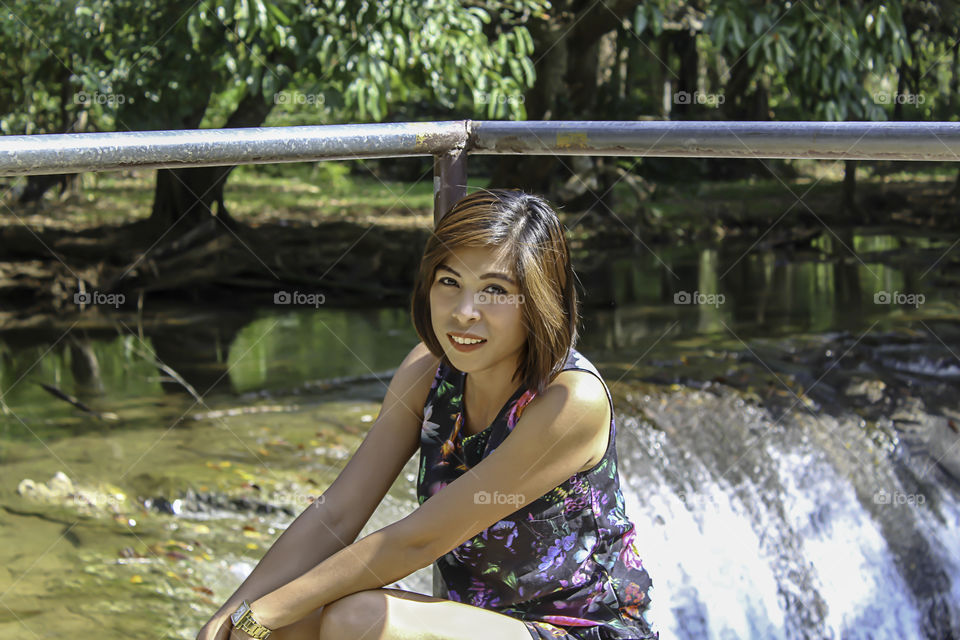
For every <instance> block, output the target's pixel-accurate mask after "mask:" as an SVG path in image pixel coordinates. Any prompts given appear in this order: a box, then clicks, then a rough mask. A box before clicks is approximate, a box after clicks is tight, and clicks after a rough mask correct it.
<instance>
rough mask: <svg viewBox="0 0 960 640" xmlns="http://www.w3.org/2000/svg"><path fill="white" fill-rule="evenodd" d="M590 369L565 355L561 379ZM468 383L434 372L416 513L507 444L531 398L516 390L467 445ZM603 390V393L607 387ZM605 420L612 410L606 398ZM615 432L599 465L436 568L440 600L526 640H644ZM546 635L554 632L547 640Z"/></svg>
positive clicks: (637, 563) (641, 597) (644, 589)
mask: <svg viewBox="0 0 960 640" xmlns="http://www.w3.org/2000/svg"><path fill="white" fill-rule="evenodd" d="M567 369H577V370H582V371H588V372H590V373H592V374H594V375H595V376H597V377H598V378H599V379H600V380H601V381H602V380H603V378H602V376H600V373H599V372H598V371H597V369H596V368H595V367H594V366H593V364H592V363H591V362H590V361H589V360H587V359H586V358H584V357H583V356H582V355H581V354H580V353H579V352H577V351H576V349H572V350H571V353H570V356H569V357H568V359H567V362H566V364H565V366H564V370H567ZM464 378H465V374H464V373H463V372H461V371H458V370H456V369H453V368H451V367H447V366H445V365H442V364H441V365H440V367H438V368H437V373H436V376H435V378H434V383H433V387H432V388H431V390H430V394H429V395H428V396H427V400H426V403H425V405H424V414H423V415H424V420H423V428H422V429H421V437H420V473H419V475H418V479H417V496H418V500H419V502H420V504H423V503H424V502H425V501H426V500H428V499H429V498H430V497H431V496H433V495H435V494H436V493H437V492H439V491H441V490H442V489H443V487H445V486H447V485H448V484H449V483H451V482H453V481H454V480H455V479H456V478H457V477H459V476H460V475H461V474H463V473H464V472H465V471H467V470H468V469H469V468H471V467H473V466H475V465H476V464H478V463H479V462H480V461H481V460H482V459H483V458H485V457H486V456H487V455H489V454H490V453H491V452H492V451H493V450H494V449H496V447H497V446H498V445H499V444H500V443H501V442H503V440H504V439H505V438H506V437H507V436H509V435H510V433H511V432H512V431H513V428H514V427H515V426H516V424H517V422H518V421H519V420H520V417H521V415H522V414H523V410H524V408H525V407H526V406H527V405H528V404H529V403H530V402H531V401H532V400H533V399H534V398H535V397H536V393H535V392H533V391H531V390H525V389H517V390H516V391H515V392H514V394H513V396H512V397H511V398H510V399H509V400H508V401H507V402H506V404H505V405H504V406H503V408H502V409H501V410H500V413H499V414H498V416H497V417H496V419H495V420H494V421H493V423H492V424H491V425H490V426H489V427H488V428H487V429H485V430H484V431H481V432H480V433H476V434H471V435H468V436H464V435H463V433H462V429H463V415H462V405H463V383H464ZM604 387H605V388H606V383H604ZM607 398H608V400H609V401H610V406H611V412H612V409H613V401H612V398H611V397H610V392H609V389H607ZM615 438H616V422H615V419H614V418H613V416H612V415H611V420H610V437H609V442H608V445H607V450H606V452H605V454H604V456H603V458H602V459H601V460H600V462H598V463H597V464H596V465H595V466H594V467H593V468H592V469H588V470H587V471H583V472H580V473H577V474H575V475H573V476H572V477H570V478H569V479H568V480H566V481H564V482H563V483H562V484H560V485H559V486H557V487H556V488H554V489H553V490H551V491H549V492H547V493H546V494H545V495H543V496H541V497H540V498H538V499H536V500H534V501H532V502H530V503H528V504H526V505H524V506H523V507H522V508H520V509H518V510H517V511H515V512H514V513H512V514H511V515H510V516H508V517H507V518H505V519H503V520H501V521H499V522H496V523H494V524H493V525H491V526H490V527H488V528H487V529H485V530H483V531H481V532H480V533H478V534H477V535H476V536H474V537H473V538H471V539H470V540H467V541H466V542H464V543H463V544H461V545H460V546H459V547H457V548H456V549H453V550H452V551H450V552H449V553H447V554H445V555H444V556H443V557H441V558H438V559H437V566H438V568H439V570H440V573H441V575H442V576H443V578H444V581H445V582H446V585H447V590H448V594H447V597H448V598H449V599H451V600H454V601H457V602H465V603H467V604H471V605H474V606H478V607H484V608H487V609H492V610H496V611H499V612H501V613H505V614H507V615H512V616H514V617H517V618H520V619H522V620H524V621H525V622H527V625H528V628H530V630H531V634H535V633H537V632H538V631H540V632H543V630H544V629H546V628H548V627H550V625H555V626H557V627H565V628H568V629H571V633H573V631H572V630H573V629H577V628H579V629H583V628H590V627H597V629H596V632H597V633H599V632H602V635H603V636H604V637H605V638H611V639H612V638H646V637H654V636H652V635H650V629H649V626H648V624H647V622H646V620H645V619H644V617H643V615H644V611H645V610H646V609H647V607H648V605H649V603H650V599H649V594H648V591H649V589H650V586H651V581H650V577H649V575H648V574H647V571H646V570H645V569H644V568H643V564H642V562H641V560H640V555H639V553H638V552H637V547H636V529H635V527H634V525H633V523H632V522H630V520H629V519H628V518H627V516H626V513H625V510H624V502H623V494H622V493H621V491H620V481H619V476H618V474H617V452H616V445H615ZM551 633H553V632H551Z"/></svg>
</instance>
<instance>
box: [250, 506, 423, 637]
mask: <svg viewBox="0 0 960 640" xmlns="http://www.w3.org/2000/svg"><path fill="white" fill-rule="evenodd" d="M435 559H436V558H434V557H433V556H432V555H431V552H430V551H428V550H427V549H425V548H422V547H418V546H414V545H413V544H412V542H411V541H410V540H408V539H407V537H406V536H405V534H404V528H403V525H402V524H401V523H394V524H392V525H390V526H387V527H384V528H383V529H380V530H379V531H374V532H373V533H371V534H370V535H368V536H366V537H364V538H362V539H360V540H358V541H357V542H355V543H353V544H351V545H349V546H347V547H346V548H344V549H341V550H339V551H338V552H336V553H334V554H333V555H331V556H330V557H329V558H327V559H325V560H323V561H322V562H320V563H319V564H318V565H316V566H315V567H313V568H312V569H310V570H309V571H307V572H305V573H303V574H302V575H300V576H299V577H298V578H296V579H295V580H292V581H290V582H288V583H286V584H285V585H283V586H282V587H280V588H279V589H276V590H275V591H271V592H270V593H268V594H266V595H264V596H261V597H260V598H259V599H258V600H257V601H256V603H254V602H251V601H249V600H248V602H250V607H251V609H253V612H254V615H255V616H256V618H257V620H258V621H259V622H260V623H261V624H264V625H266V626H267V627H269V628H271V629H275V628H278V627H283V626H286V625H289V624H292V623H294V622H296V621H298V620H300V619H301V618H303V617H305V616H307V615H308V614H309V613H310V612H312V611H314V610H316V609H318V608H320V607H321V606H324V605H326V604H329V603H331V602H333V601H335V600H339V599H340V598H342V597H344V596H347V595H350V594H352V593H357V592H359V591H365V590H368V589H377V588H380V587H383V586H385V585H388V584H391V583H393V582H396V581H397V580H400V579H401V578H404V577H406V576H408V575H410V574H411V573H413V572H414V571H416V570H418V569H422V568H423V567H425V566H427V565H429V564H430V563H431V562H433V561H434V560H435Z"/></svg>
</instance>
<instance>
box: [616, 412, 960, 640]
mask: <svg viewBox="0 0 960 640" xmlns="http://www.w3.org/2000/svg"><path fill="white" fill-rule="evenodd" d="M704 412H705V413H709V409H704ZM711 419H712V418H711ZM705 420H706V419H705ZM620 424H621V429H622V430H623V431H622V432H621V434H622V435H621V436H620V437H619V438H618V448H619V449H620V450H621V451H622V452H624V454H625V455H622V456H621V469H620V473H621V479H622V481H623V492H624V498H625V501H626V507H627V514H628V516H629V517H630V518H631V520H633V521H634V522H635V523H636V525H637V529H638V535H637V544H638V548H639V549H640V552H641V556H642V558H643V562H644V566H645V567H646V568H647V570H648V571H649V572H650V575H651V577H652V579H653V582H654V588H653V589H652V591H651V597H652V604H651V608H650V610H649V612H648V615H647V618H648V620H649V621H650V623H651V624H652V625H653V627H654V628H655V629H657V630H659V631H660V632H661V636H662V637H664V638H681V639H686V638H690V639H694V638H697V639H705V640H712V639H718V640H727V639H732V638H757V639H760V638H763V639H767V638H784V639H786V638H791V639H793V638H838V639H839V638H842V639H844V640H847V639H850V640H854V639H860V638H862V639H864V640H866V639H868V638H869V639H872V640H888V639H889V640H893V639H897V640H903V639H907V638H918V639H920V638H933V637H937V638H939V637H944V634H951V633H952V634H953V636H952V637H957V633H958V630H960V620H958V615H960V614H958V612H960V509H958V501H957V499H956V496H955V494H954V493H953V491H954V489H953V488H951V487H949V486H944V485H941V484H938V483H936V482H928V483H927V484H924V485H923V493H912V494H911V493H910V492H909V491H908V489H907V488H906V487H905V486H903V484H901V483H900V481H899V480H898V477H899V476H898V474H897V473H896V469H894V468H893V467H894V465H895V464H897V463H896V462H895V461H894V460H892V459H887V458H885V457H878V458H873V459H871V460H870V462H872V463H873V465H874V466H875V467H876V468H868V469H864V468H863V467H864V466H867V464H866V462H867V461H866V459H863V460H861V459H857V460H851V461H850V463H849V465H847V464H846V463H838V462H837V461H838V460H842V459H841V458H838V454H837V453H836V451H826V450H825V449H826V446H825V445H829V444H830V441H831V438H833V439H836V438H835V437H834V435H833V434H831V435H830V436H829V437H823V438H820V439H818V438H807V437H804V436H803V435H802V434H801V436H799V437H782V436H781V435H780V434H775V435H774V436H771V437H766V438H764V439H763V441H762V443H761V445H762V446H761V445H758V446H756V447H752V448H750V447H747V445H746V444H745V443H744V444H743V446H742V447H740V449H741V450H743V451H744V452H746V451H747V449H752V451H751V452H750V454H749V455H747V454H746V453H744V454H742V455H738V456H735V457H734V458H733V459H731V460H729V462H727V461H726V460H724V459H723V456H724V454H723V453H722V452H720V453H718V452H717V451H716V450H714V449H709V448H708V447H702V446H701V447H700V448H699V449H698V442H699V440H695V439H697V438H698V439H700V440H702V438H703V435H702V432H698V429H700V428H703V425H692V426H689V428H684V429H682V430H667V431H658V430H654V429H651V428H649V423H642V422H638V421H637V420H635V419H627V420H624V421H622V422H621V423H620ZM815 424H817V425H819V424H821V422H817V423H815ZM822 424H823V425H824V426H825V427H826V428H830V429H836V426H837V422H836V421H835V420H834V421H829V420H826V419H822ZM627 429H630V430H633V431H632V433H630V434H627ZM668 433H669V434H670V436H668V435H667V434H668ZM821 435H822V434H821ZM845 435H847V434H845ZM671 436H672V438H671ZM688 437H689V438H690V440H689V441H687V438H688ZM679 440H684V441H682V442H681V441H679ZM846 444H848V443H846ZM846 444H845V445H844V446H846ZM837 448H839V447H837ZM847 448H848V449H849V446H847ZM734 450H736V447H734ZM644 452H646V453H647V454H650V453H652V455H645V453H644ZM741 457H742V458H743V459H742V460H741V459H740V458H741ZM854 457H855V456H854ZM738 463H739V466H742V467H743V469H745V471H743V472H742V473H740V474H733V473H730V474H728V473H727V471H726V469H728V468H734V467H737V466H738ZM721 469H723V472H722V473H721V472H720V471H721ZM851 469H854V471H851ZM728 475H729V476H732V477H727V476H728ZM668 479H669V480H671V481H672V482H668ZM678 483H679V484H680V485H681V486H682V487H684V488H683V489H680V490H678V489H677V488H676V487H677V485H678ZM877 486H879V487H881V490H879V491H878V490H876V489H875V487H877ZM867 487H874V488H873V489H869V490H868V489H867ZM917 561H919V562H921V563H922V564H921V565H920V566H921V569H920V570H916V571H914V569H916V565H915V564H913V563H915V562H917ZM928 566H929V567H932V568H935V569H937V570H939V571H940V572H941V573H940V575H929V576H928V577H929V579H927V576H926V575H925V574H924V573H923V568H924V567H928ZM911 571H913V577H912V582H913V584H912V586H911V578H910V576H908V575H905V574H906V573H910V572H911ZM918 591H920V592H922V593H925V594H927V595H926V596H925V597H924V598H920V599H918V597H917V595H916V593H917V592H918ZM937 605H939V608H937ZM931 611H934V612H936V615H935V617H936V621H935V622H934V623H932V624H933V626H931V622H930V620H929V619H928V618H929V617H930V615H931V613H930V612H931Z"/></svg>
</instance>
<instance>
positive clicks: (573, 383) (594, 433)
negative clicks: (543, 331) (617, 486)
mask: <svg viewBox="0 0 960 640" xmlns="http://www.w3.org/2000/svg"><path fill="white" fill-rule="evenodd" d="M543 395H544V400H545V401H546V402H549V403H551V404H554V405H555V406H562V407H563V413H562V414H561V415H562V416H563V418H564V422H567V421H572V423H573V424H575V425H576V429H578V430H580V431H581V434H582V437H583V438H585V439H589V441H590V448H591V450H592V452H593V454H592V455H591V456H590V459H589V460H588V461H587V462H586V463H585V464H584V466H583V467H582V468H581V469H580V471H586V470H588V469H591V468H592V467H593V466H594V465H595V464H596V463H597V462H599V461H600V459H601V458H603V454H604V453H606V451H607V444H608V441H609V431H610V429H609V426H610V420H611V419H612V417H613V416H611V415H610V403H609V402H608V400H607V391H606V389H605V388H604V385H603V382H601V381H600V378H598V377H597V376H595V375H594V374H592V373H590V372H589V371H580V370H574V369H567V370H566V371H561V372H560V373H558V374H557V375H556V376H555V377H554V379H553V380H552V381H551V382H550V384H548V385H547V388H546V389H545V390H544V393H543Z"/></svg>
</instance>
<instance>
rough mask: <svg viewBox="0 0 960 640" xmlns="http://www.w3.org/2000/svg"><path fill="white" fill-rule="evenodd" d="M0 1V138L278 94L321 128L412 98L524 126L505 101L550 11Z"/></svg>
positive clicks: (395, 4)
mask: <svg viewBox="0 0 960 640" xmlns="http://www.w3.org/2000/svg"><path fill="white" fill-rule="evenodd" d="M4 6H5V9H4V13H5V14H6V15H5V16H4V18H5V19H4V20H3V23H2V27H0V38H2V40H0V45H2V46H0V50H2V51H3V52H4V53H3V54H2V56H0V72H2V74H0V75H2V76H3V77H5V78H22V84H15V83H10V82H5V83H3V85H2V87H0V103H2V105H3V107H5V108H4V111H3V112H4V113H6V114H7V115H5V116H4V117H3V119H2V120H0V126H2V127H3V131H4V133H38V132H48V131H56V130H62V129H63V128H64V127H65V126H67V124H68V123H71V122H73V121H75V120H76V118H77V117H78V116H79V115H80V114H81V113H83V114H85V115H86V116H87V117H88V118H89V120H90V123H89V127H90V128H95V129H114V128H115V129H121V130H122V129H134V130H136V129H152V128H190V127H196V126H199V125H201V124H204V125H207V126H223V125H224V124H226V123H227V122H228V121H230V118H231V116H233V115H236V114H235V110H236V109H237V107H238V105H241V104H242V102H243V101H244V100H246V101H248V102H249V101H250V100H251V99H252V98H257V97H259V98H260V99H261V101H262V102H263V103H265V104H267V105H269V106H270V107H271V108H272V106H273V105H275V104H277V105H279V104H283V103H284V101H283V100H281V99H280V98H279V97H280V96H283V95H285V94H284V91H285V90H286V89H288V88H293V90H294V91H295V94H294V95H295V96H296V95H303V96H306V98H305V99H302V100H293V101H291V100H289V99H288V100H286V103H287V104H289V105H290V106H292V107H305V108H306V109H305V110H306V111H308V112H311V115H312V116H322V118H319V119H320V120H321V121H329V120H331V119H334V120H335V119H340V120H348V121H354V122H355V121H378V120H383V119H386V118H388V117H389V114H390V112H391V110H392V109H393V108H395V107H396V106H397V105H400V104H403V103H405V102H407V101H411V100H413V101H422V100H426V101H431V102H434V103H436V104H439V105H442V106H444V107H446V108H450V109H453V108H465V109H468V110H474V109H483V110H484V111H485V112H486V113H487V114H489V115H492V116H493V115H497V116H503V115H508V116H511V117H515V118H522V117H524V115H525V111H524V108H523V101H522V99H521V100H517V99H512V100H511V99H504V98H503V96H506V97H508V98H509V97H516V96H522V94H523V91H524V89H525V88H527V87H530V86H532V85H533V82H534V81H535V79H536V78H535V73H534V69H533V63H532V61H531V56H532V55H533V41H532V38H531V36H530V33H529V32H528V31H527V28H526V26H525V24H526V23H527V22H528V21H529V20H534V19H540V18H537V17H534V16H542V15H543V14H544V10H545V7H548V6H549V4H548V3H547V2H546V0H523V1H521V0H515V1H512V2H504V3H493V4H484V5H482V6H478V5H473V6H467V5H464V4H463V3H461V2H458V1H456V0H429V1H426V2H418V3H411V2H403V1H400V0H381V1H379V2H371V1H368V0H313V1H307V2H303V1H300V0H269V1H267V0H207V1H204V2H199V3H197V2H194V1H192V0H73V1H70V0H66V1H58V2H51V3H37V2H35V1H34V0H10V2H8V3H6V4H5V5H4ZM13 52H17V55H13ZM77 96H81V98H80V99H77ZM83 96H91V98H89V99H84V98H83ZM288 98H289V96H288ZM321 105H322V106H323V108H322V109H320V110H319V111H318V109H317V107H318V106H321ZM240 115H242V114H240ZM260 120H261V121H262V118H260ZM316 120H317V118H315V119H314V122H316ZM237 121H238V123H239V124H241V125H245V126H249V124H248V123H246V122H244V120H243V118H239V117H238V118H237ZM257 124H258V122H257Z"/></svg>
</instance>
